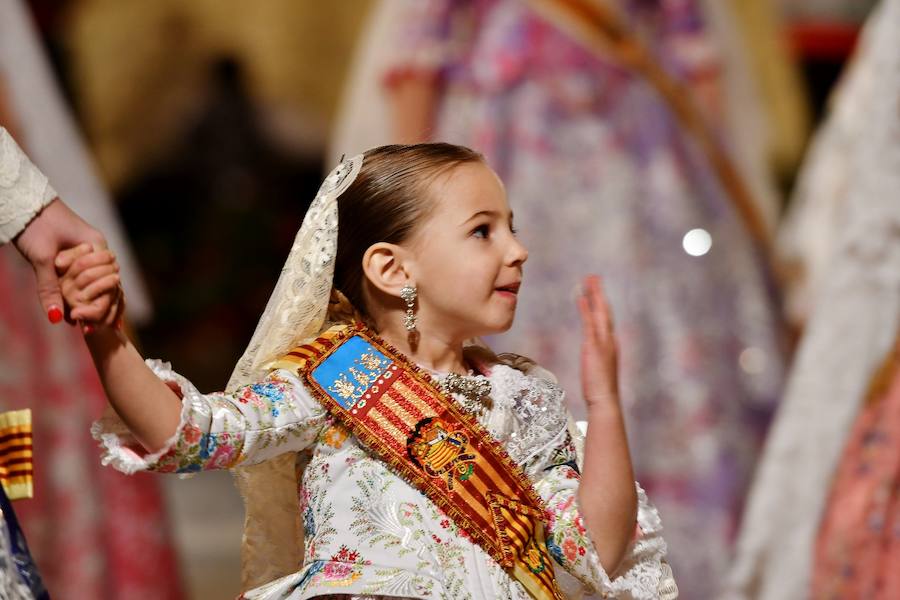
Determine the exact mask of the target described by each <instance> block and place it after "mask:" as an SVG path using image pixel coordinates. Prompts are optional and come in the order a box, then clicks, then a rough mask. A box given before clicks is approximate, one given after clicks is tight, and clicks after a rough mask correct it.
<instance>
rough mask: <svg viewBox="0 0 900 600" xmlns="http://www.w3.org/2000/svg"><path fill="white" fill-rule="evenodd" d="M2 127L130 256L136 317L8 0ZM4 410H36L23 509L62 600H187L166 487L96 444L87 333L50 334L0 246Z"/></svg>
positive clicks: (94, 189) (0, 81)
mask: <svg viewBox="0 0 900 600" xmlns="http://www.w3.org/2000/svg"><path fill="white" fill-rule="evenodd" d="M0 125H3V126H4V127H6V128H8V129H9V130H10V131H11V132H12V134H13V135H14V136H15V137H16V138H17V139H18V141H19V142H20V143H21V144H22V145H23V147H24V148H27V150H28V152H29V153H30V155H31V156H32V157H33V159H34V160H35V162H36V163H37V164H39V165H40V168H41V169H43V170H44V171H45V172H46V173H47V175H48V176H49V177H50V178H51V180H52V181H53V186H54V187H55V188H56V189H57V191H58V192H59V194H60V195H61V196H62V197H63V198H65V199H66V202H67V203H68V204H69V205H70V206H71V207H72V208H73V209H74V210H75V211H77V212H78V213H79V214H81V215H82V216H83V217H84V218H85V219H88V220H90V221H91V222H92V223H94V224H95V225H96V226H97V227H98V228H100V229H101V230H102V231H103V232H104V233H105V235H106V236H107V238H108V240H109V245H110V247H111V248H113V249H114V250H115V251H116V252H117V253H118V256H119V257H120V258H121V260H122V263H121V264H122V280H123V284H124V286H125V288H126V289H127V290H128V294H129V299H130V300H129V302H130V304H131V305H132V306H134V308H135V312H134V318H135V320H136V321H137V322H141V321H144V322H146V320H147V319H148V318H149V317H150V304H149V300H148V297H147V295H146V292H145V291H144V288H143V284H142V282H141V278H140V276H139V273H138V270H137V269H136V267H135V263H134V260H133V258H132V256H131V253H130V250H129V246H128V244H127V243H126V241H125V239H126V238H125V236H124V234H123V231H122V228H121V227H120V225H119V223H118V218H117V216H116V213H115V210H114V208H113V206H112V202H111V199H110V197H109V196H108V195H107V193H106V191H105V190H104V188H103V185H102V184H101V183H100V181H99V180H98V178H97V176H96V174H95V171H94V168H93V164H92V159H91V158H90V155H89V154H88V152H87V150H86V148H85V147H84V145H83V142H82V141H81V137H80V135H79V133H78V129H77V127H76V125H75V123H74V122H73V120H72V117H71V114H70V112H69V109H68V107H67V105H66V104H65V102H64V101H63V98H62V97H61V95H60V93H59V91H58V88H57V85H56V82H55V81H54V78H53V75H52V72H51V70H50V67H49V65H48V64H47V61H46V59H45V58H44V55H43V47H42V45H41V42H40V38H39V37H38V35H37V34H36V32H35V30H34V28H33V26H32V23H31V17H30V15H29V14H28V12H27V7H26V6H25V5H24V4H21V3H20V2H19V0H0ZM0 290H2V291H0V404H2V406H3V410H9V409H15V408H25V407H30V408H31V409H32V411H33V415H34V430H33V434H34V447H35V457H34V463H35V476H34V477H35V489H36V494H35V497H34V499H32V500H23V501H20V502H18V503H17V504H16V511H17V514H18V517H19V520H20V521H21V523H22V527H23V529H24V530H25V534H26V537H27V539H28V541H29V545H30V548H31V550H32V552H33V554H34V557H35V560H36V562H37V564H38V567H39V570H40V572H41V574H42V577H43V579H44V584H45V585H46V587H47V588H48V589H49V590H50V592H51V594H52V597H54V598H60V599H65V598H73V599H74V598H108V599H110V600H112V599H114V598H162V597H165V598H180V597H181V594H180V585H181V584H180V580H179V575H178V569H177V562H176V560H175V554H174V548H173V546H172V545H171V542H170V538H169V535H168V533H167V532H168V527H167V521H166V518H165V510H164V505H163V498H162V494H161V492H160V485H159V483H160V482H159V481H157V480H155V479H153V478H151V477H137V478H128V477H122V476H119V475H118V474H116V473H115V472H113V471H111V470H109V469H106V468H104V467H102V466H101V465H100V463H99V452H98V450H97V449H96V446H95V444H94V443H93V441H92V440H91V439H90V435H89V433H88V432H89V430H90V425H91V422H92V421H93V419H94V418H96V416H97V415H99V414H100V412H102V410H103V407H104V405H105V403H106V402H105V397H104V395H103V389H102V387H101V385H100V381H99V380H98V379H97V377H96V375H95V374H94V373H93V372H92V370H91V359H90V356H89V355H88V353H87V350H86V348H85V346H84V343H83V341H82V340H81V334H80V332H78V331H77V330H76V329H75V328H72V327H67V326H57V327H51V326H50V324H49V323H47V317H46V315H45V314H44V313H43V311H42V309H41V307H40V306H39V305H38V303H37V302H36V298H37V293H36V291H35V281H34V274H33V273H32V271H31V267H30V266H29V265H28V263H26V262H25V261H24V260H23V259H22V258H21V257H20V256H19V255H18V254H17V253H16V252H15V250H14V249H13V248H12V245H11V244H10V245H9V247H4V248H2V249H0Z"/></svg>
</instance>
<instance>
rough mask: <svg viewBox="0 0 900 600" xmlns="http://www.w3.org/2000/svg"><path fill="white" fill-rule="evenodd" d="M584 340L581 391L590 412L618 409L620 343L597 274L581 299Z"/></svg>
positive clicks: (586, 282) (579, 302) (587, 282)
mask: <svg viewBox="0 0 900 600" xmlns="http://www.w3.org/2000/svg"><path fill="white" fill-rule="evenodd" d="M578 312H579V313H581V323H582V328H583V334H582V335H583V339H582V342H581V389H582V394H583V395H584V400H585V402H586V403H587V405H588V409H590V408H592V407H599V406H609V405H614V406H618V404H619V380H618V344H617V342H616V337H615V334H614V332H613V325H612V315H611V313H610V309H609V305H608V304H607V302H606V298H605V297H604V295H603V286H602V284H601V281H600V278H599V277H598V276H596V275H591V276H589V277H586V278H585V280H584V283H583V286H582V293H581V295H580V296H579V297H578Z"/></svg>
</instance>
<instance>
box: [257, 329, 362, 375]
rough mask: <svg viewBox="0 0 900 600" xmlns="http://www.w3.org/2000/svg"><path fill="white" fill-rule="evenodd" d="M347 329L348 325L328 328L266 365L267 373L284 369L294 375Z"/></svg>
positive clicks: (332, 343)
mask: <svg viewBox="0 0 900 600" xmlns="http://www.w3.org/2000/svg"><path fill="white" fill-rule="evenodd" d="M348 327H349V325H347V324H346V323H341V324H338V325H334V326H332V327H329V328H328V329H326V330H325V331H323V332H321V333H320V334H319V335H318V336H316V337H314V338H310V339H309V340H306V341H304V342H302V343H300V344H298V345H297V346H295V347H294V348H291V349H290V350H289V351H288V352H287V353H285V354H284V356H281V357H280V358H277V359H275V360H273V361H272V362H270V363H268V364H267V365H266V369H268V370H269V371H277V370H278V369H284V370H286V371H291V372H294V373H297V372H299V371H301V370H302V369H303V368H304V367H305V366H306V364H307V363H308V362H309V361H310V360H313V359H314V358H316V357H318V356H319V355H321V354H322V352H323V351H324V350H326V349H327V348H329V347H331V346H332V345H334V339H335V338H336V337H338V336H339V335H341V334H342V333H343V332H344V331H345V330H346V329H347V328H348Z"/></svg>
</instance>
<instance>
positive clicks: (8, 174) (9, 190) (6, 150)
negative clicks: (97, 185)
mask: <svg viewBox="0 0 900 600" xmlns="http://www.w3.org/2000/svg"><path fill="white" fill-rule="evenodd" d="M54 198H56V192H55V191H54V190H53V188H52V187H50V183H49V182H48V181H47V177H45V176H44V174H43V173H41V172H40V171H39V170H38V168H37V167H35V166H34V165H33V164H32V163H31V161H30V160H28V157H27V156H25V153H24V152H22V150H21V148H19V146H18V144H16V141H15V140H14V139H13V138H12V136H11V135H10V134H9V132H8V131H6V129H4V128H3V127H0V244H5V243H6V242H8V241H10V240H12V239H13V238H14V237H16V236H17V235H19V234H20V233H21V232H22V230H24V229H25V226H26V225H28V223H29V222H30V221H31V220H32V219H33V218H34V217H35V215H37V214H38V213H39V212H40V210H41V209H42V208H44V206H46V205H47V204H49V203H50V201H51V200H53V199H54Z"/></svg>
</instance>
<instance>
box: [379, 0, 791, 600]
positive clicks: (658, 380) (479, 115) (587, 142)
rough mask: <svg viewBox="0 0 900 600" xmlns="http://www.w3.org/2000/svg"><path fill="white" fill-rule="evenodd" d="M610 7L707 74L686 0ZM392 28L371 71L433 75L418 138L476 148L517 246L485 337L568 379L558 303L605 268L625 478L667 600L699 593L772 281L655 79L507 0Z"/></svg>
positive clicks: (771, 387)
mask: <svg viewBox="0 0 900 600" xmlns="http://www.w3.org/2000/svg"><path fill="white" fill-rule="evenodd" d="M620 8H621V9H622V10H623V11H624V14H625V15H626V16H627V17H628V18H629V19H631V21H632V24H633V25H634V26H635V27H636V28H637V30H639V31H640V32H641V34H642V35H644V36H645V38H646V39H647V40H650V43H651V46H652V47H653V49H654V51H655V52H656V53H657V55H658V56H659V57H661V61H662V64H663V65H664V67H665V68H666V69H667V70H668V72H669V73H670V74H671V75H674V76H676V77H679V78H682V79H683V80H686V81H687V82H688V83H690V84H698V85H699V84H700V83H701V82H703V83H704V84H708V83H709V82H710V79H711V78H712V81H713V83H715V78H716V77H717V76H718V75H717V73H718V68H719V66H718V62H717V58H716V54H715V48H714V46H713V45H712V44H711V42H709V40H708V39H707V38H706V31H705V29H704V22H703V20H702V18H701V15H700V14H699V13H698V11H697V9H696V7H695V4H694V3H693V2H687V1H673V2H657V1H652V0H643V1H628V2H622V3H621V6H620ZM398 27H400V28H401V31H400V32H399V33H398V35H397V37H396V38H395V39H397V40H401V41H400V42H399V43H398V47H399V50H400V52H398V54H397V58H396V60H395V61H394V63H393V65H392V66H391V68H390V69H389V71H388V72H387V73H386V74H385V78H386V85H389V86H390V85H392V84H393V83H394V82H396V81H397V80H399V79H400V78H403V77H410V76H414V77H421V76H426V77H437V78H438V81H439V82H440V85H441V86H442V88H441V94H440V101H439V105H438V107H437V115H436V123H435V130H434V132H433V136H432V137H433V139H436V140H442V141H450V142H455V143H460V144H465V145H468V146H471V147H473V148H475V149H477V150H479V151H481V152H483V153H484V154H485V156H486V157H487V160H488V162H489V163H490V164H491V166H492V167H493V168H494V169H495V170H497V172H498V173H499V174H500V176H501V177H502V179H503V180H504V182H505V183H506V186H507V192H508V194H509V198H510V202H511V205H512V208H513V211H514V213H515V222H516V226H517V228H518V229H519V231H520V238H521V239H522V240H523V242H524V243H525V245H526V246H527V247H528V249H529V251H530V257H529V260H528V263H527V265H526V267H525V281H524V283H525V286H524V287H523V288H522V292H521V293H520V298H519V308H518V317H517V320H516V324H515V325H514V326H513V329H512V330H511V331H510V332H509V333H508V334H505V335H504V336H502V337H500V338H499V339H498V340H495V341H494V345H495V347H497V348H499V349H500V350H512V349H514V350H515V351H516V352H519V353H521V354H524V355H527V356H532V357H534V358H535V359H536V360H537V361H538V362H539V363H541V364H544V365H547V366H548V368H550V369H551V370H552V371H554V372H555V373H557V375H559V377H560V381H561V383H562V384H563V387H564V388H565V389H568V390H570V393H572V392H574V391H575V390H579V389H580V384H579V379H578V350H579V345H580V325H579V320H578V316H577V313H576V309H575V303H574V297H575V294H576V290H577V286H578V285H579V281H580V280H581V278H582V277H583V276H584V275H586V274H588V273H592V272H595V273H599V274H600V275H602V276H603V277H604V282H605V286H606V288H607V291H608V294H609V296H610V300H611V302H612V305H613V309H614V314H615V320H616V330H617V335H618V337H619V341H620V346H621V383H622V388H623V389H622V392H623V401H624V404H625V407H626V410H627V423H628V426H629V437H630V442H631V447H632V453H633V455H634V458H635V467H636V475H637V478H638V479H639V480H641V481H642V483H644V484H646V487H647V490H648V493H650V494H651V495H652V496H653V497H654V498H655V500H656V502H657V504H658V506H659V508H660V512H661V514H662V515H663V516H664V518H665V520H666V525H667V534H666V537H667V540H668V541H669V544H670V556H671V562H672V566H673V570H674V572H675V574H676V577H678V580H679V586H680V587H681V589H682V593H683V595H684V597H686V598H709V597H713V596H714V595H715V593H716V590H717V588H718V585H719V581H720V579H721V576H722V575H723V573H724V571H725V569H726V566H727V565H728V562H729V551H730V548H731V543H732V538H733V535H734V532H735V529H736V527H737V520H738V518H739V514H740V511H741V504H742V498H743V496H744V494H745V492H746V489H747V487H748V483H749V478H750V475H751V473H752V472H753V468H754V465H755V462H756V459H757V455H758V452H759V449H760V445H761V441H762V438H763V435H764V433H765V431H766V427H767V424H768V422H769V420H770V417H771V414H772V411H773V409H774V407H775V403H776V399H777V398H778V396H779V392H780V389H781V383H782V377H783V372H782V367H783V365H782V360H783V357H782V349H781V343H780V334H779V322H778V319H777V318H776V310H775V304H774V301H773V294H772V290H771V288H770V283H771V282H770V279H769V276H768V274H767V272H766V269H765V268H764V266H763V264H762V261H761V260H760V256H759V254H758V252H757V250H756V248H755V247H754V245H753V243H752V242H751V240H750V239H749V237H748V235H747V233H746V232H745V229H744V227H743V224H742V223H741V221H740V219H739V217H738V216H737V214H736V213H735V211H734V209H733V207H732V204H731V203H730V200H729V198H728V197H727V196H726V193H725V191H724V190H723V189H722V187H721V186H720V185H719V182H718V180H717V179H716V177H715V175H714V173H713V172H712V170H711V168H710V166H709V162H708V160H707V159H706V157H705V155H703V154H702V153H701V152H700V151H699V150H698V148H697V147H695V145H694V144H693V143H692V141H691V138H690V137H689V135H686V134H685V132H684V131H682V130H681V129H680V127H679V124H678V123H677V122H676V120H675V118H674V117H673V115H672V113H671V112H670V111H669V110H668V108H667V106H666V104H665V103H664V102H663V101H662V100H661V99H660V97H659V96H658V95H657V94H656V93H655V92H654V90H653V89H651V88H650V87H649V86H648V85H647V84H646V83H645V82H644V81H643V80H641V79H640V78H639V77H636V76H635V75H634V74H632V73H630V72H628V71H627V70H624V69H623V68H622V67H620V66H619V65H617V64H616V63H614V62H612V61H607V60H604V59H603V58H602V57H599V56H598V55H596V54H592V53H590V52H588V51H586V50H585V49H583V48H582V47H581V46H579V45H577V44H576V43H575V42H573V41H572V40H571V39H570V38H569V37H567V35H566V34H565V33H563V32H562V31H560V30H558V29H556V28H554V27H553V26H551V25H550V24H548V23H547V22H545V21H543V20H542V19H541V18H539V17H538V16H537V14H536V13H532V12H531V11H530V10H529V9H528V8H527V7H526V6H525V5H524V4H523V3H521V2H517V1H505V0H433V1H427V2H419V1H416V2H414V3H413V2H411V3H409V8H408V9H407V11H406V13H405V21H404V23H402V24H401V25H399V26H398ZM707 89H708V88H707ZM696 229H702V230H704V232H706V233H708V234H709V235H710V236H711V242H712V245H711V247H710V248H708V249H707V248H705V247H703V246H704V244H703V242H704V241H708V240H707V239H706V237H705V235H704V232H697V231H695V232H693V233H691V234H690V235H687V237H685V236H686V234H688V232H691V231H692V230H696ZM695 240H699V241H700V244H699V245H698V247H695V246H694V243H695ZM704 250H708V251H706V252H705V253H704ZM688 251H690V252H692V253H694V254H698V256H695V255H691V254H689V253H688ZM569 403H570V405H571V406H572V407H573V410H574V411H575V412H576V414H578V413H579V412H583V408H582V404H581V401H580V400H578V399H577V398H571V399H570V400H569ZM698 540H702V543H700V544H698V543H697V541H698Z"/></svg>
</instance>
